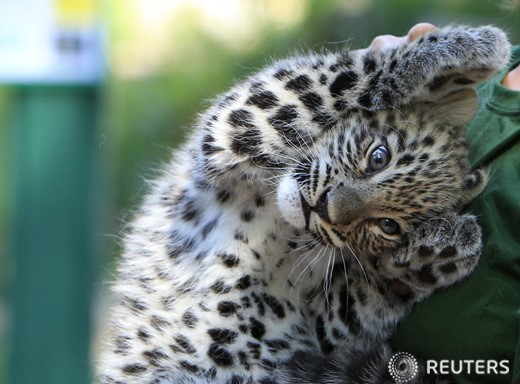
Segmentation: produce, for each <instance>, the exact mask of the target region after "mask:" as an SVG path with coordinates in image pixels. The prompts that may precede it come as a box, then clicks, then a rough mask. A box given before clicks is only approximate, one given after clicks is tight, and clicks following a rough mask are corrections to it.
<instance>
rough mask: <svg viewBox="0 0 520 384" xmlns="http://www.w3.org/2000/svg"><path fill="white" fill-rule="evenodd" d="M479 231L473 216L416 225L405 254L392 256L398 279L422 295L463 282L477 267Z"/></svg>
mask: <svg viewBox="0 0 520 384" xmlns="http://www.w3.org/2000/svg"><path fill="white" fill-rule="evenodd" d="M481 246H482V240H481V229H480V226H479V225H478V223H477V220H476V218H475V217H474V216H471V215H453V216H446V217H438V218H434V219H431V220H428V221H427V222H424V223H422V224H421V225H419V226H418V227H417V228H416V229H415V230H414V231H413V232H412V233H411V236H410V239H409V244H408V247H407V248H406V250H403V251H401V252H399V253H398V254H396V255H395V258H394V260H393V261H394V265H395V267H397V268H401V276H400V277H399V279H400V280H401V281H403V282H406V283H407V284H408V285H410V286H413V287H415V288H417V289H419V290H422V291H433V290H435V289H437V288H441V287H446V286H449V285H451V284H454V283H455V282H457V281H459V280H461V279H463V278H465V277H466V276H468V275H469V274H471V273H472V272H473V270H474V269H475V267H476V266H477V264H478V260H479V256H480V249H481Z"/></svg>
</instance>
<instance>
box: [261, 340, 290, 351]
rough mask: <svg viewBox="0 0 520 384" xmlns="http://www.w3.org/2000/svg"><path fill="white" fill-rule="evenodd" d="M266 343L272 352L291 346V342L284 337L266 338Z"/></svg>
mask: <svg viewBox="0 0 520 384" xmlns="http://www.w3.org/2000/svg"><path fill="white" fill-rule="evenodd" d="M264 344H265V345H267V347H268V348H269V351H270V352H271V353H277V352H280V351H281V350H284V349H289V348H290V344H289V343H288V342H287V341H285V340H283V339H272V340H265V341H264Z"/></svg>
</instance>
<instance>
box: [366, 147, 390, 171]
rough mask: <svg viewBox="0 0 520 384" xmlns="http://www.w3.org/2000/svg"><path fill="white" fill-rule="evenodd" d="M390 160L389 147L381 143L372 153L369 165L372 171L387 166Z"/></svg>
mask: <svg viewBox="0 0 520 384" xmlns="http://www.w3.org/2000/svg"><path fill="white" fill-rule="evenodd" d="M389 162H390V152H389V151H388V148H387V147H385V146H384V145H380V146H379V147H377V148H376V149H374V150H373V151H372V153H371V154H370V159H369V161H368V166H369V167H370V171H371V172H376V171H380V170H382V169H383V168H384V167H386V166H387V165H388V163H389Z"/></svg>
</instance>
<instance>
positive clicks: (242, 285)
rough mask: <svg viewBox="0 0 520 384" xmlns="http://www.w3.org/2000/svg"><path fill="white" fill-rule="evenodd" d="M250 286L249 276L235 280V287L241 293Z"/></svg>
mask: <svg viewBox="0 0 520 384" xmlns="http://www.w3.org/2000/svg"><path fill="white" fill-rule="evenodd" d="M250 286H251V276H249V275H245V276H242V277H241V278H240V279H238V280H237V284H236V285H235V287H236V288H237V289H239V290H241V291H243V290H245V289H247V288H249V287H250Z"/></svg>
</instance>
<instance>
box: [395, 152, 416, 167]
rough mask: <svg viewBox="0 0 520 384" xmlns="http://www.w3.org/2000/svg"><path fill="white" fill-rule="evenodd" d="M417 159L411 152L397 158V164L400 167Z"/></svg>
mask: <svg viewBox="0 0 520 384" xmlns="http://www.w3.org/2000/svg"><path fill="white" fill-rule="evenodd" d="M414 160H415V156H413V155H412V154H410V153H407V154H405V155H403V156H402V157H401V158H400V159H399V160H397V163H396V165H397V166H398V167H399V166H401V165H410V164H411V163H412V162H413V161H414Z"/></svg>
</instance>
